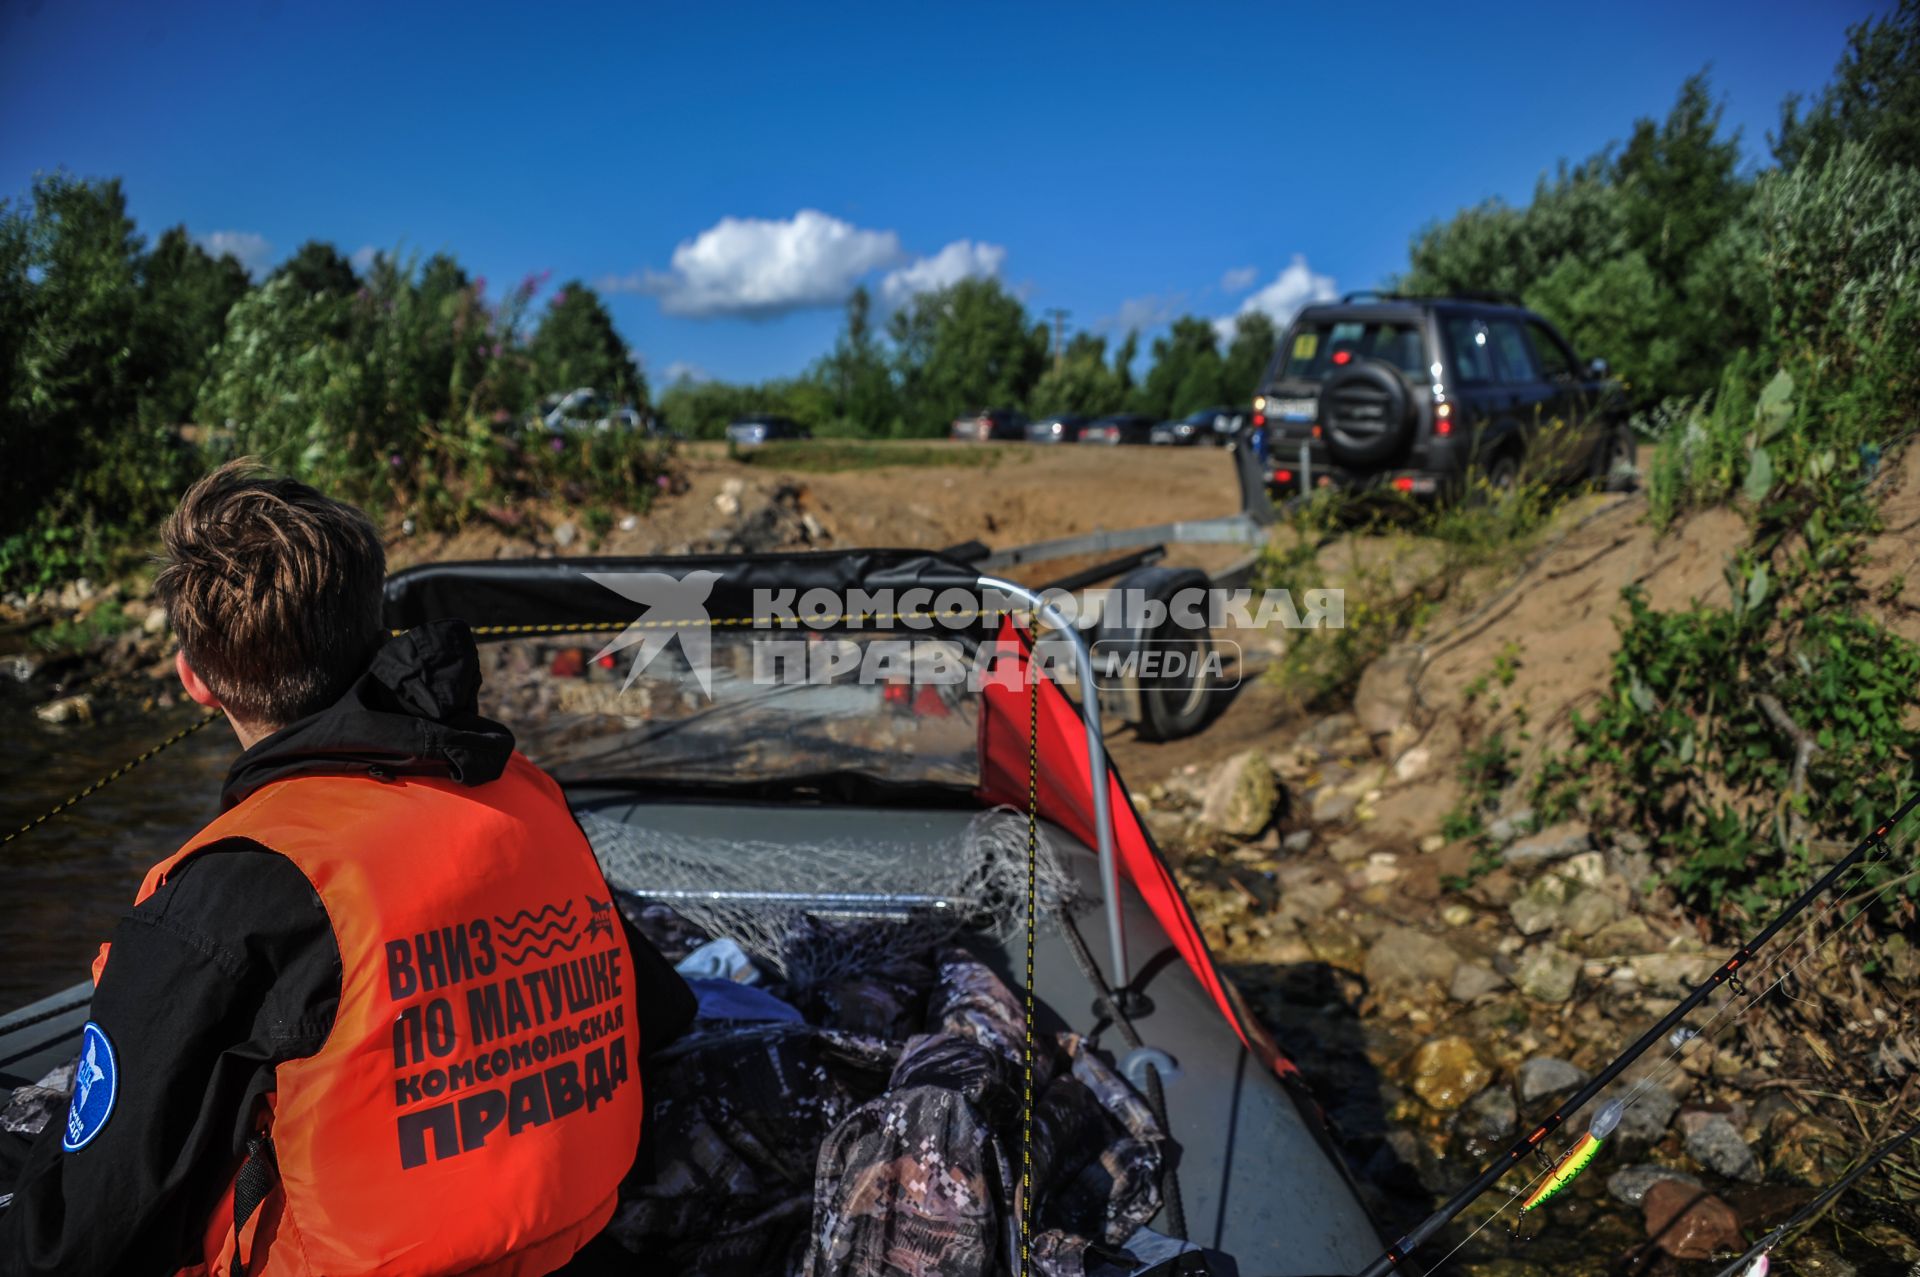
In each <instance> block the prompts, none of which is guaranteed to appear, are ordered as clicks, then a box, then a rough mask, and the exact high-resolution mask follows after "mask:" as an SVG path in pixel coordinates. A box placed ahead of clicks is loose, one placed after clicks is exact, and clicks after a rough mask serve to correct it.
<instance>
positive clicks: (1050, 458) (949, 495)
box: [392, 441, 1239, 567]
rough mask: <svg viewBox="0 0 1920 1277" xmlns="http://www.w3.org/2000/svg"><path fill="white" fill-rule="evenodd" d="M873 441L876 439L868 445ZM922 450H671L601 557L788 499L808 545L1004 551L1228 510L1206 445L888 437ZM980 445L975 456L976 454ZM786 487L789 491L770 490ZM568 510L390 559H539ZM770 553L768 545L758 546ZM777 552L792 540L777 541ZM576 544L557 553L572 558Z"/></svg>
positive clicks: (404, 548) (426, 544)
mask: <svg viewBox="0 0 1920 1277" xmlns="http://www.w3.org/2000/svg"><path fill="white" fill-rule="evenodd" d="M882 446H884V445H882ZM901 446H902V447H903V448H906V449H909V450H911V451H912V452H913V453H915V454H918V455H920V456H924V455H925V453H926V451H927V450H929V449H932V450H934V451H935V452H950V453H951V454H952V457H953V464H951V465H940V464H914V465H904V466H882V467H876V468H872V469H864V470H849V471H841V472H837V473H810V472H805V471H796V470H783V469H781V468H779V467H777V466H769V465H763V464H758V463H756V464H752V465H743V464H741V463H740V462H737V461H733V460H730V459H729V458H728V457H727V456H726V455H725V453H723V452H720V451H719V450H717V449H714V448H705V447H699V446H690V447H687V448H685V449H684V450H683V452H682V454H681V456H680V466H681V472H682V475H683V477H684V480H685V485H686V486H685V490H684V491H680V492H676V493H673V494H671V495H666V496H662V497H661V498H660V499H658V500H657V501H655V502H653V503H652V506H651V508H650V509H648V510H647V511H646V512H645V513H635V512H634V511H632V510H625V509H618V508H616V509H615V510H614V511H613V513H614V515H615V517H616V520H622V519H624V518H625V517H626V516H628V515H630V514H632V515H634V520H633V526H632V527H631V528H621V527H620V526H619V525H618V522H616V526H615V529H614V530H613V531H612V532H610V533H609V534H608V535H607V536H606V538H605V539H604V541H602V542H601V544H600V545H599V547H598V548H597V551H596V552H597V553H601V554H672V553H680V552H684V551H685V550H686V549H687V548H688V547H690V546H693V545H695V544H697V543H700V542H711V541H723V540H725V538H726V533H727V531H728V527H729V524H730V522H731V521H732V519H733V517H734V516H733V515H732V514H730V513H729V512H728V508H729V507H730V506H733V505H734V503H736V502H737V509H739V510H745V511H754V510H757V509H761V508H764V507H766V506H767V505H768V504H769V503H772V502H775V501H777V500H778V501H782V502H783V503H787V502H790V503H791V505H792V508H793V509H794V510H795V511H797V512H798V513H800V514H804V515H810V516H812V519H813V520H814V521H815V522H816V523H817V525H818V532H817V534H812V539H811V540H810V541H805V542H802V544H811V545H813V546H815V547H816V548H824V547H835V546H838V547H847V548H852V547H857V546H887V547H899V546H906V547H926V548H929V549H938V548H943V547H945V546H949V545H955V544H958V543H960V542H963V541H971V540H976V539H977V540H981V541H985V542H986V543H987V544H988V545H991V546H996V547H998V546H1006V545H1014V544H1019V543H1023V542H1028V541H1038V540H1043V539H1048V538H1052V537H1062V536H1071V535H1074V534H1076V533H1082V532H1092V531H1096V530H1100V529H1110V528H1129V527H1135V526H1138V525H1141V524H1148V523H1161V522H1166V521H1169V520H1173V519H1194V518H1207V517H1211V516H1215V515H1223V514H1231V513H1233V512H1234V511H1235V510H1236V509H1237V508H1238V506H1239V489H1238V487H1237V485H1236V483H1235V479H1234V472H1233V461H1232V457H1231V455H1230V454H1229V453H1227V452H1226V451H1225V450H1222V449H1217V448H1204V449H1203V448H1138V447H1135V448H1081V447H1030V446H1027V445H1025V444H987V445H982V444H964V443H962V444H954V443H948V442H946V441H939V442H935V443H931V444H929V443H918V442H916V443H913V444H907V445H901ZM982 448H985V449H987V452H986V453H985V454H984V458H985V459H984V460H982V456H983V454H982V452H981V449H982ZM787 489H791V490H792V491H791V494H790V496H783V495H782V494H783V490H787ZM580 517H581V512H580V511H575V510H568V509H564V508H550V509H547V510H543V511H540V512H539V513H538V515H537V516H536V519H535V521H534V522H533V523H532V524H531V525H530V526H529V527H527V528H526V529H525V531H524V533H522V534H520V535H504V536H503V535H502V533H501V531H500V530H499V529H496V528H493V527H487V526H481V527H476V528H469V529H467V530H464V531H462V532H460V533H458V534H455V535H452V536H420V537H409V538H401V539H398V540H396V542H395V544H394V546H393V548H392V554H393V558H394V562H395V566H397V567H404V566H406V565H408V564H410V563H417V562H424V561H428V560H433V559H453V558H495V557H519V556H525V555H533V554H540V553H553V552H555V547H554V545H553V537H552V533H553V530H554V529H555V528H556V527H557V526H558V525H559V524H561V523H563V522H567V521H571V520H578V519H579V518H580ZM770 548H771V547H770ZM785 548H799V547H798V546H789V547H785ZM587 549H588V547H587V546H586V545H584V544H583V543H582V542H581V541H575V542H573V543H572V544H571V545H570V546H569V547H568V548H567V552H568V553H582V552H586V550H587Z"/></svg>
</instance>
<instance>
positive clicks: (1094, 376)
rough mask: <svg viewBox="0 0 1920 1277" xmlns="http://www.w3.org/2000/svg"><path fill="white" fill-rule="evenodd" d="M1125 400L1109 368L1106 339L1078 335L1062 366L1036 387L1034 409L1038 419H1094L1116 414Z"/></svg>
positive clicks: (1043, 376) (1063, 355) (1049, 371)
mask: <svg viewBox="0 0 1920 1277" xmlns="http://www.w3.org/2000/svg"><path fill="white" fill-rule="evenodd" d="M1122 400H1123V396H1122V395H1121V393H1120V381H1119V378H1118V377H1117V376H1115V375H1114V371H1113V369H1111V368H1109V367H1108V366H1107V339H1106V338H1104V337H1096V336H1094V335H1093V334H1092V333H1075V334H1074V336H1073V339H1072V340H1071V341H1069V342H1067V348H1066V350H1064V351H1062V352H1061V356H1060V363H1059V366H1058V367H1053V368H1048V369H1047V371H1046V372H1044V373H1042V374H1041V376H1040V380H1039V381H1038V382H1037V383H1035V385H1034V387H1033V399H1032V406H1033V413H1034V415H1035V416H1046V415H1055V414H1058V415H1061V416H1068V415H1072V416H1079V417H1094V416H1100V415H1103V414H1105V413H1109V412H1115V411H1117V410H1118V409H1119V408H1120V406H1121V403H1122Z"/></svg>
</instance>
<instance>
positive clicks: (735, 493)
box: [713, 478, 747, 518]
mask: <svg viewBox="0 0 1920 1277" xmlns="http://www.w3.org/2000/svg"><path fill="white" fill-rule="evenodd" d="M746 490H747V484H746V481H745V480H744V479H738V478H734V479H728V480H727V481H726V482H725V483H723V484H721V485H720V493H719V495H718V496H716V497H714V499H713V508H714V509H716V510H718V511H719V512H720V513H721V514H724V515H726V516H727V517H728V518H732V517H733V516H734V515H736V514H739V513H740V497H741V494H742V493H744V492H745V491H746Z"/></svg>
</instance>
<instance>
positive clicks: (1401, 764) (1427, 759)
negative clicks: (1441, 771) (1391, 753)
mask: <svg viewBox="0 0 1920 1277" xmlns="http://www.w3.org/2000/svg"><path fill="white" fill-rule="evenodd" d="M1432 766H1433V751H1432V750H1430V749H1428V748H1427V747H1426V746H1425V745H1415V746H1414V747H1413V748H1412V749H1410V750H1408V751H1407V752H1406V753H1404V754H1402V755H1400V757H1398V758H1396V759H1394V760H1393V774H1394V777H1395V778H1396V779H1398V780H1403V781H1405V780H1418V779H1419V778H1420V777H1422V776H1424V775H1426V774H1427V771H1428V769H1429V768H1431V767H1432Z"/></svg>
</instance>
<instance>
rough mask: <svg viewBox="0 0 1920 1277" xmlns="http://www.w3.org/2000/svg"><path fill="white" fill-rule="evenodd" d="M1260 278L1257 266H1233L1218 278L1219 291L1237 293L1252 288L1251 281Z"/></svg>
mask: <svg viewBox="0 0 1920 1277" xmlns="http://www.w3.org/2000/svg"><path fill="white" fill-rule="evenodd" d="M1259 278H1260V268H1259V267H1258V266H1235V267H1234V268H1233V269H1232V270H1230V271H1228V272H1227V273H1226V274H1224V275H1222V276H1221V277H1220V291H1221V292H1223V293H1238V292H1243V291H1245V290H1246V289H1249V288H1252V287H1253V281H1254V280H1256V279H1259Z"/></svg>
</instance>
